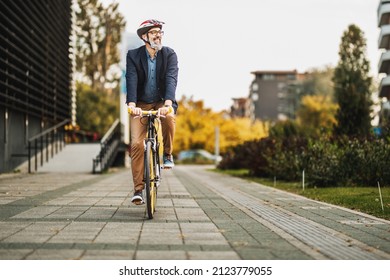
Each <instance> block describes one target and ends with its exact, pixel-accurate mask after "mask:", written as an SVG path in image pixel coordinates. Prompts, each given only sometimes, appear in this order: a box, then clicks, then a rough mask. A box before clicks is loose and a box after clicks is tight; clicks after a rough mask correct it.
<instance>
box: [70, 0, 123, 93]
mask: <svg viewBox="0 0 390 280" xmlns="http://www.w3.org/2000/svg"><path fill="white" fill-rule="evenodd" d="M77 4H78V10H77V11H76V68H77V71H79V72H80V73H82V75H83V76H84V77H86V78H87V79H88V82H89V83H90V84H91V87H92V89H97V88H98V89H100V90H102V89H104V87H105V86H106V85H108V84H110V83H111V84H114V85H116V84H117V83H118V81H119V79H120V72H119V71H117V72H116V71H115V70H114V68H115V65H117V64H118V63H119V61H120V52H119V48H118V45H119V43H120V42H121V39H122V32H123V30H124V28H125V25H126V21H125V19H124V17H123V15H122V14H120V13H119V11H118V5H119V3H115V2H114V3H111V4H110V5H108V6H107V7H103V5H102V4H101V3H100V2H99V0H78V1H77Z"/></svg>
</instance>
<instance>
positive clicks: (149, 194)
mask: <svg viewBox="0 0 390 280" xmlns="http://www.w3.org/2000/svg"><path fill="white" fill-rule="evenodd" d="M153 165H154V164H153V151H152V143H151V142H147V143H146V149H145V157H144V169H145V172H144V176H145V199H146V210H147V213H148V217H149V219H153V214H154V211H155V209H156V198H157V194H156V187H155V183H154V177H155V171H154V166H153Z"/></svg>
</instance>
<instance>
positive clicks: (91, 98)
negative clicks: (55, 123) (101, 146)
mask: <svg viewBox="0 0 390 280" xmlns="http://www.w3.org/2000/svg"><path fill="white" fill-rule="evenodd" d="M76 90H77V104H78V106H77V116H76V117H77V120H78V125H79V126H80V127H81V129H82V130H85V131H90V132H97V133H99V135H100V136H103V135H104V134H105V133H106V131H107V130H108V129H109V128H110V126H111V125H112V124H113V123H114V121H115V119H116V118H117V116H118V111H119V108H118V107H119V102H117V101H116V100H115V99H114V98H111V96H108V95H107V94H105V93H104V92H101V91H99V90H92V88H91V87H90V86H88V85H85V84H78V85H77V89H76Z"/></svg>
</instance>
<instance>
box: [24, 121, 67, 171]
mask: <svg viewBox="0 0 390 280" xmlns="http://www.w3.org/2000/svg"><path fill="white" fill-rule="evenodd" d="M69 122H70V120H69V119H66V120H64V121H62V122H60V123H59V124H57V125H55V126H53V127H51V128H49V129H47V130H45V131H43V132H41V133H39V134H37V135H35V136H33V137H31V138H30V139H29V140H28V173H31V158H32V157H34V166H35V167H34V170H35V172H36V171H37V170H38V158H40V166H42V165H43V162H44V157H45V158H46V162H48V161H49V154H50V155H51V158H52V157H53V156H54V154H57V153H58V152H59V151H61V150H62V148H63V147H64V146H65V128H64V127H65V125H66V124H68V123H69ZM33 151H34V152H33Z"/></svg>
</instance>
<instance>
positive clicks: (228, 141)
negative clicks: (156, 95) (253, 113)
mask: <svg viewBox="0 0 390 280" xmlns="http://www.w3.org/2000/svg"><path fill="white" fill-rule="evenodd" d="M216 127H219V133H220V135H219V146H220V152H221V153H224V152H225V151H226V149H227V148H228V147H229V146H235V145H238V144H241V143H243V142H244V141H247V140H254V139H260V138H262V137H266V136H267V135H268V124H267V123H263V122H261V121H255V122H253V121H252V120H250V119H249V118H236V119H231V118H230V117H229V116H228V114H227V113H226V112H214V111H212V110H211V109H209V108H205V107H204V102H203V101H202V100H194V99H193V98H192V97H190V98H188V97H185V96H183V97H182V98H181V100H179V109H178V114H177V116H176V133H175V140H174V141H175V144H174V147H175V151H177V152H179V151H181V150H188V149H205V150H207V151H209V152H214V149H215V128H216Z"/></svg>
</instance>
